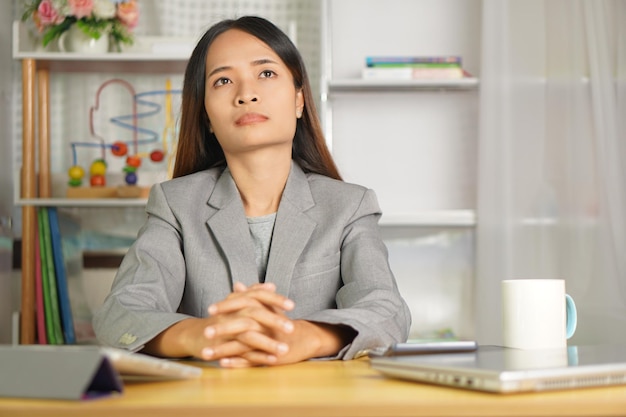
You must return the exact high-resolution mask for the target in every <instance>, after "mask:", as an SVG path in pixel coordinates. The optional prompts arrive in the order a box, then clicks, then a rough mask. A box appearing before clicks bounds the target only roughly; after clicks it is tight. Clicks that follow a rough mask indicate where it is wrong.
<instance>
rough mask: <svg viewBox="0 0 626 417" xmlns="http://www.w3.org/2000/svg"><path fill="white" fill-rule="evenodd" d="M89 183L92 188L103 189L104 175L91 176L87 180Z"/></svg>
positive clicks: (105, 181)
mask: <svg viewBox="0 0 626 417" xmlns="http://www.w3.org/2000/svg"><path fill="white" fill-rule="evenodd" d="M89 183H90V184H91V186H92V187H104V186H105V185H107V180H106V177H105V176H104V175H92V176H91V178H90V179H89Z"/></svg>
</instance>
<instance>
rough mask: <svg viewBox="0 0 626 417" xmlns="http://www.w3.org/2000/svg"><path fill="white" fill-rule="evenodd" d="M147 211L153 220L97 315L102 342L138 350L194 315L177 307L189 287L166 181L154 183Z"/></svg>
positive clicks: (95, 328)
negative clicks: (166, 189)
mask: <svg viewBox="0 0 626 417" xmlns="http://www.w3.org/2000/svg"><path fill="white" fill-rule="evenodd" d="M146 211H147V213H148V219H147V220H146V223H145V224H144V225H143V226H142V228H141V229H140V231H139V233H138V237H137V239H136V241H135V242H134V244H133V245H132V246H131V248H130V249H129V251H128V253H127V254H126V256H125V257H124V260H123V261H122V264H121V265H120V268H119V269H118V272H117V275H116V276H115V279H114V281H113V285H112V287H111V291H110V293H109V295H108V296H107V297H106V299H105V300H104V303H103V305H102V306H101V308H99V309H98V310H97V311H96V312H95V314H94V318H93V325H94V331H95V333H96V337H97V339H98V341H99V342H100V343H102V344H104V345H108V346H113V347H117V348H123V349H129V350H132V351H137V350H140V349H141V348H142V347H143V346H144V345H145V343H146V342H148V341H149V340H151V339H153V338H154V337H155V336H157V335H158V334H159V333H161V332H162V331H163V330H165V329H166V328H168V327H170V326H171V325H173V324H174V323H176V322H178V321H181V320H183V319H185V318H188V317H189V316H187V315H184V314H179V313H177V312H176V311H177V309H178V306H179V305H180V302H181V299H182V296H183V290H184V287H185V260H184V257H183V253H182V249H181V245H182V240H181V234H180V227H179V225H178V221H177V220H176V218H175V216H174V215H173V213H172V211H171V209H170V208H169V206H168V203H167V199H166V197H165V195H164V193H163V189H162V188H161V185H160V184H156V185H154V186H153V187H152V190H151V191H150V197H149V199H148V204H147V206H146Z"/></svg>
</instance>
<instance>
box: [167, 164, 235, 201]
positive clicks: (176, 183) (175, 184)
mask: <svg viewBox="0 0 626 417" xmlns="http://www.w3.org/2000/svg"><path fill="white" fill-rule="evenodd" d="M223 170H224V169H223V168H211V169H207V170H204V171H198V172H195V173H193V174H189V175H185V176H182V177H177V178H172V179H170V180H167V181H163V182H162V183H160V184H159V186H160V188H161V190H162V191H163V193H164V194H165V195H166V196H167V199H168V200H176V199H179V198H183V199H184V200H189V198H191V197H192V196H196V197H200V198H205V197H206V198H208V196H209V195H210V192H211V190H213V188H214V186H215V183H216V182H217V179H218V178H219V177H220V175H221V173H222V171H223Z"/></svg>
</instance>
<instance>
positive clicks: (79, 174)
mask: <svg viewBox="0 0 626 417" xmlns="http://www.w3.org/2000/svg"><path fill="white" fill-rule="evenodd" d="M67 175H69V176H70V178H71V179H73V180H81V179H83V177H84V176H85V170H84V169H83V167H81V166H80V165H74V166H73V167H71V168H70V169H68V170H67Z"/></svg>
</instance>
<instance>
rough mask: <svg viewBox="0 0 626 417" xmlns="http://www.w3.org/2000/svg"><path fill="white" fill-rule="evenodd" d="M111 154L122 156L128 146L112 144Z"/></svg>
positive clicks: (118, 143) (126, 151)
mask: <svg viewBox="0 0 626 417" xmlns="http://www.w3.org/2000/svg"><path fill="white" fill-rule="evenodd" d="M111 153H112V154H113V155H115V156H124V155H126V153H128V146H126V144H125V143H124V142H114V143H113V145H112V146H111Z"/></svg>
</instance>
